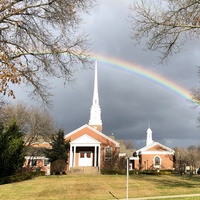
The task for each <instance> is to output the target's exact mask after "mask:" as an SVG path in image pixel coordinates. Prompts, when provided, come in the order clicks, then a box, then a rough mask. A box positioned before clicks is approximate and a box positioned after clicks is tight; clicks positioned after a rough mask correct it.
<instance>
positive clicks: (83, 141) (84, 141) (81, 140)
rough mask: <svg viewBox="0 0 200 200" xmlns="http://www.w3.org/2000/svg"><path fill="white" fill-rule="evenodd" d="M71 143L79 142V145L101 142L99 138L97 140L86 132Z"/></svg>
mask: <svg viewBox="0 0 200 200" xmlns="http://www.w3.org/2000/svg"><path fill="white" fill-rule="evenodd" d="M70 143H72V144H79V145H89V144H100V143H101V142H99V141H98V140H95V139H94V138H92V137H91V136H89V135H87V134H84V135H82V136H81V137H79V138H77V139H75V140H73V141H72V142H70Z"/></svg>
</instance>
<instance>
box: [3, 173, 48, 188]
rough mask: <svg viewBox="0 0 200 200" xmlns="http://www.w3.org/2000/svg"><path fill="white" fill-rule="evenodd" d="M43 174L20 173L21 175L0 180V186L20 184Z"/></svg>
mask: <svg viewBox="0 0 200 200" xmlns="http://www.w3.org/2000/svg"><path fill="white" fill-rule="evenodd" d="M44 175H45V173H44V172H28V173H22V174H16V175H13V176H7V177H2V178H0V185H2V184H7V183H14V182H20V181H25V180H29V179H32V178H35V177H38V176H44Z"/></svg>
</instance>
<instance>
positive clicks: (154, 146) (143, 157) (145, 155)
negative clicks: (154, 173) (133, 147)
mask: <svg viewBox="0 0 200 200" xmlns="http://www.w3.org/2000/svg"><path fill="white" fill-rule="evenodd" d="M174 154H175V151H174V150H173V149H171V148H169V147H167V146H165V145H163V144H161V143H159V142H155V141H153V140H152V130H151V129H150V128H148V129H147V139H146V146H145V147H143V148H141V149H138V150H137V151H135V152H134V154H133V156H132V157H130V163H131V164H132V166H133V169H136V170H173V169H174Z"/></svg>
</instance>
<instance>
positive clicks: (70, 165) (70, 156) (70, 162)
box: [69, 144, 73, 169]
mask: <svg viewBox="0 0 200 200" xmlns="http://www.w3.org/2000/svg"><path fill="white" fill-rule="evenodd" d="M72 153H73V152H72V145H71V144H70V150H69V154H70V155H69V159H70V161H69V169H70V168H71V167H72V156H73V154H72Z"/></svg>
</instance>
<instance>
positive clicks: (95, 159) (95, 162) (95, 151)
mask: <svg viewBox="0 0 200 200" xmlns="http://www.w3.org/2000/svg"><path fill="white" fill-rule="evenodd" d="M96 166H97V146H96V145H95V146H94V167H96Z"/></svg>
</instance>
